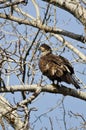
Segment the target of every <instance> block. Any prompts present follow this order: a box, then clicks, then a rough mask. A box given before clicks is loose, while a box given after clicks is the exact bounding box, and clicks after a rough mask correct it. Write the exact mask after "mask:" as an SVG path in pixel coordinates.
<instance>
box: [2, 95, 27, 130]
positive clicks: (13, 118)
mask: <svg viewBox="0 0 86 130" xmlns="http://www.w3.org/2000/svg"><path fill="white" fill-rule="evenodd" d="M12 109H13V106H12V105H11V104H10V103H9V102H8V101H7V100H6V99H5V98H4V97H2V96H0V118H2V119H5V120H6V121H7V122H8V123H9V124H10V125H11V126H12V127H13V128H14V129H15V130H20V129H21V130H27V128H25V129H24V128H23V126H24V122H22V121H21V118H20V117H19V115H18V114H17V112H16V111H15V110H14V111H12ZM9 111H10V113H9ZM5 125H6V124H5Z"/></svg>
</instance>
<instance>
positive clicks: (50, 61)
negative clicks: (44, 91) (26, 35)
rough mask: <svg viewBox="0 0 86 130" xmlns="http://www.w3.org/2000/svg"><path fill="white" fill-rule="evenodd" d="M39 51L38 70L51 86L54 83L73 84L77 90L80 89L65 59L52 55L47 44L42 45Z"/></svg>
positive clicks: (72, 70) (69, 64)
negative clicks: (48, 80) (49, 81)
mask: <svg viewBox="0 0 86 130" xmlns="http://www.w3.org/2000/svg"><path fill="white" fill-rule="evenodd" d="M39 50H40V51H41V57H40V60H39V68H40V70H41V72H42V74H43V75H45V76H47V77H48V78H49V79H50V80H51V81H52V82H53V84H54V81H57V83H59V82H61V81H64V82H66V83H68V84H73V85H74V86H75V87H76V88H77V89H79V88H80V86H79V83H78V81H77V80H76V78H75V75H74V69H73V67H72V65H71V63H70V62H69V61H68V60H67V59H66V58H64V57H62V56H60V55H54V54H52V49H51V47H50V46H48V45H47V44H42V45H41V46H40V47H39Z"/></svg>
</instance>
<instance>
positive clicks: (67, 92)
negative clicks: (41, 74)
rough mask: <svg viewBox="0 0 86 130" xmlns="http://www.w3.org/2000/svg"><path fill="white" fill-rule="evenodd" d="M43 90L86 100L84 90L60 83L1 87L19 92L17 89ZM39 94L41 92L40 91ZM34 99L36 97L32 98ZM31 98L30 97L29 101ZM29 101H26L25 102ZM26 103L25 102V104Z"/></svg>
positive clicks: (8, 90) (0, 90)
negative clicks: (60, 84) (59, 84)
mask: <svg viewBox="0 0 86 130" xmlns="http://www.w3.org/2000/svg"><path fill="white" fill-rule="evenodd" d="M40 89H41V92H49V93H54V94H58V93H59V94H63V95H64V96H73V97H76V98H79V99H82V100H86V92H82V91H80V90H76V89H72V88H67V87H66V86H62V87H61V86H58V85H56V86H55V85H54V86H53V85H46V86H40V85H36V84H33V85H25V86H23V85H16V86H9V87H7V88H5V89H4V88H1V89H0V92H1V93H2V92H17V91H29V92H36V91H37V90H40ZM38 94H39V93H38ZM32 99H34V98H32ZM30 101H31V100H30V99H29V102H30ZM26 102H28V101H25V103H26ZM25 103H24V104H25Z"/></svg>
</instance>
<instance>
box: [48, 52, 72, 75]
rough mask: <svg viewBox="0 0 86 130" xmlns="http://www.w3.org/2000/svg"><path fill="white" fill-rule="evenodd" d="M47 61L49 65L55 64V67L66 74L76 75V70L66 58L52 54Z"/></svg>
mask: <svg viewBox="0 0 86 130" xmlns="http://www.w3.org/2000/svg"><path fill="white" fill-rule="evenodd" d="M47 60H48V62H49V63H53V64H55V66H57V68H58V67H59V68H60V69H61V70H63V71H64V72H65V73H70V74H74V69H73V67H72V65H71V63H70V62H69V61H68V60H67V59H66V58H64V57H62V56H57V55H53V54H50V55H49V56H48V59H47Z"/></svg>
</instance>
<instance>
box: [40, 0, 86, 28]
mask: <svg viewBox="0 0 86 130" xmlns="http://www.w3.org/2000/svg"><path fill="white" fill-rule="evenodd" d="M42 1H45V2H48V3H50V4H53V5H55V6H57V7H60V8H62V9H64V10H66V11H68V12H70V13H71V14H72V15H73V16H74V17H76V18H77V19H78V20H79V21H80V22H81V23H82V24H83V25H84V26H86V8H84V7H83V6H82V5H81V4H80V3H79V1H76V0H70V1H69V0H42Z"/></svg>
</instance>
